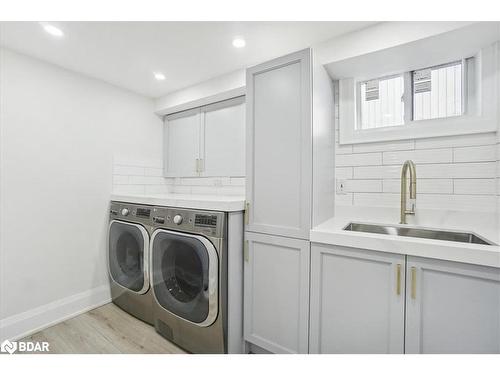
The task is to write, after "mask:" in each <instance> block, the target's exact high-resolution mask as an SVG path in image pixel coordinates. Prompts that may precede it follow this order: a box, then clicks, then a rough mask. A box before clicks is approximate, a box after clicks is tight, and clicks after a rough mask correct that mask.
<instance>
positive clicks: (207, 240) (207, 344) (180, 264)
mask: <svg viewBox="0 0 500 375" xmlns="http://www.w3.org/2000/svg"><path fill="white" fill-rule="evenodd" d="M152 215H153V217H152V218H153V223H154V224H153V226H154V231H153V233H152V236H151V243H150V270H151V288H152V291H153V321H154V325H155V328H156V330H157V332H158V333H160V334H161V335H162V336H164V337H165V338H166V339H168V340H169V341H171V342H174V343H175V344H177V345H178V346H180V347H181V348H183V349H185V350H187V351H189V352H191V353H226V352H227V214H226V213H223V212H216V211H202V210H188V209H177V208H168V207H155V208H154V209H153V213H152Z"/></svg>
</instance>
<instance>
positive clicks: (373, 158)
mask: <svg viewBox="0 0 500 375" xmlns="http://www.w3.org/2000/svg"><path fill="white" fill-rule="evenodd" d="M336 163H337V165H338V166H339V167H345V166H357V165H380V164H382V154H381V153H380V152H376V153H368V154H345V155H337V160H336Z"/></svg>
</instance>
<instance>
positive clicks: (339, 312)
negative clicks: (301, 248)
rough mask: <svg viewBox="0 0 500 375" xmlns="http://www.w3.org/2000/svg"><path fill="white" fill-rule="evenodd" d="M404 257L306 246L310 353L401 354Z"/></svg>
mask: <svg viewBox="0 0 500 375" xmlns="http://www.w3.org/2000/svg"><path fill="white" fill-rule="evenodd" d="M404 281H405V256H404V255H400V254H390V253H380V252H375V251H367V250H360V249H354V248H347V247H340V246H330V245H320V244H314V243H313V244H312V245H311V310H310V317H311V325H310V352H311V353H403V352H404V305H405V288H404Z"/></svg>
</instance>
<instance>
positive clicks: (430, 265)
mask: <svg viewBox="0 0 500 375" xmlns="http://www.w3.org/2000/svg"><path fill="white" fill-rule="evenodd" d="M407 262H408V268H407V273H408V278H407V290H406V294H407V305H406V319H407V320H406V324H407V326H406V346H405V347H406V352H407V353H500V269H498V268H492V267H482V266H475V265H470V264H464V263H457V262H448V261H441V260H435V259H427V258H418V257H411V256H409V257H408V259H407Z"/></svg>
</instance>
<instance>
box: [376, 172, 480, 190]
mask: <svg viewBox="0 0 500 375" xmlns="http://www.w3.org/2000/svg"><path fill="white" fill-rule="evenodd" d="M417 176H418V172H417ZM471 181H474V180H471ZM400 191H401V179H390V180H384V181H383V192H384V193H400ZM422 193H428V194H453V180H452V179H423V178H420V179H419V178H418V177H417V194H422Z"/></svg>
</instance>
